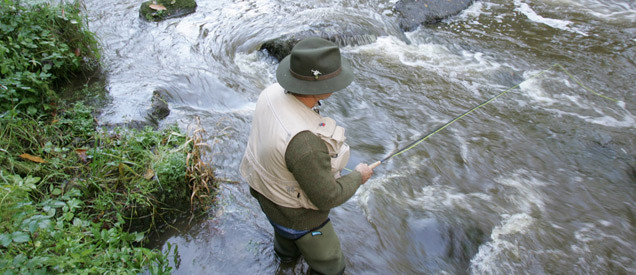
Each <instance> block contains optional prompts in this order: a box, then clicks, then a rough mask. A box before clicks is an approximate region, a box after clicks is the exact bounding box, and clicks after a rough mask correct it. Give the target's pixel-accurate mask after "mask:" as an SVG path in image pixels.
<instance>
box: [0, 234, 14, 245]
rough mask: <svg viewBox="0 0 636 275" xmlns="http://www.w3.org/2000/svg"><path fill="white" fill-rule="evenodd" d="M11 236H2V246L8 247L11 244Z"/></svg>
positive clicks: (0, 240)
mask: <svg viewBox="0 0 636 275" xmlns="http://www.w3.org/2000/svg"><path fill="white" fill-rule="evenodd" d="M11 241H12V239H11V235H9V234H0V245H2V246H4V247H7V246H9V245H10V244H11Z"/></svg>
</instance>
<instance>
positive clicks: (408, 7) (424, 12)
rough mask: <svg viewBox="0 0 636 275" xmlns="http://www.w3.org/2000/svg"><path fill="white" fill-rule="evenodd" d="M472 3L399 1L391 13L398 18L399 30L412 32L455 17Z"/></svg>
mask: <svg viewBox="0 0 636 275" xmlns="http://www.w3.org/2000/svg"><path fill="white" fill-rule="evenodd" d="M473 2H474V0H400V1H398V2H397V3H396V4H395V6H394V8H393V11H394V12H395V13H396V14H397V16H398V23H399V25H400V28H401V29H402V30H404V31H412V30H415V29H417V27H419V26H420V25H422V24H431V23H437V22H439V21H441V20H442V19H445V18H447V17H449V16H453V15H457V14H459V13H460V12H462V11H463V10H465V9H466V8H468V7H470V5H471V4H472V3H473Z"/></svg>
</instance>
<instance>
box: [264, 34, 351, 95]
mask: <svg viewBox="0 0 636 275" xmlns="http://www.w3.org/2000/svg"><path fill="white" fill-rule="evenodd" d="M276 80H277V81H278V84H280V85H281V86H283V88H285V90H287V91H290V92H292V93H296V94H304V95H319V94H327V93H332V92H335V91H338V90H342V89H344V88H345V87H347V86H349V84H351V81H353V73H352V72H351V67H350V66H349V62H347V60H345V59H344V58H342V57H341V55H340V49H339V48H338V46H337V45H336V44H334V43H333V42H331V41H329V40H325V39H322V38H318V37H310V38H305V39H303V40H301V41H300V42H298V44H296V46H294V48H292V51H291V54H289V55H288V56H286V57H285V58H283V60H282V61H281V62H280V64H279V65H278V69H276Z"/></svg>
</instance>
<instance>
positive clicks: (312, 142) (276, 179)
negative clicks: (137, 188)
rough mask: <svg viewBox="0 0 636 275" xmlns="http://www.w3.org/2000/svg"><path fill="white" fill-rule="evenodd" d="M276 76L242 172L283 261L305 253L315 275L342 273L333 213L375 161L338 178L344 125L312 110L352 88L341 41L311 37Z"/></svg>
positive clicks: (259, 106)
mask: <svg viewBox="0 0 636 275" xmlns="http://www.w3.org/2000/svg"><path fill="white" fill-rule="evenodd" d="M276 79H277V81H278V83H276V84H273V85H271V86H269V87H267V88H266V89H265V90H263V91H262V92H261V94H260V96H259V98H258V101H257V103H256V109H255V111H254V116H253V121H252V128H251V132H250V137H249V140H248V143H247V148H246V151H245V155H244V157H243V160H242V162H241V167H240V171H241V175H242V176H243V178H244V179H245V180H246V181H247V182H248V184H249V186H250V193H251V194H252V196H254V197H255V198H256V199H257V200H258V202H259V204H260V206H261V209H262V210H263V212H264V213H265V215H266V216H267V219H268V220H269V222H270V223H271V224H272V226H273V227H274V251H275V252H276V254H277V255H278V256H279V257H280V259H281V261H282V262H293V261H295V260H296V259H298V257H299V256H300V255H302V256H303V257H304V259H305V261H306V262H307V264H309V267H310V270H311V273H312V274H342V273H344V269H345V258H344V255H343V253H342V250H341V247H340V241H339V240H338V236H337V235H336V232H335V231H334V228H333V226H332V224H331V221H330V220H329V211H330V210H331V208H334V207H336V206H339V205H341V204H343V203H345V202H346V201H347V200H348V199H349V198H350V197H351V196H353V194H355V192H356V190H357V189H358V187H360V185H362V184H364V183H365V182H366V181H367V180H368V179H369V178H370V177H371V175H372V174H373V168H374V166H373V165H371V166H369V165H367V164H364V163H360V164H358V165H357V166H356V168H355V169H354V171H352V172H351V173H349V174H347V175H345V176H342V177H341V176H340V171H341V170H342V169H343V168H344V167H345V165H346V164H347V161H348V160H349V146H348V145H347V144H346V143H345V136H344V129H343V128H342V127H340V126H337V125H336V122H335V121H334V120H333V119H331V118H328V117H323V116H321V115H320V114H318V112H317V110H314V107H316V105H320V100H324V99H327V98H328V97H329V96H331V94H332V93H333V92H335V91H338V90H342V89H344V88H345V87H347V86H348V85H349V84H350V83H351V82H352V81H353V73H352V71H351V68H350V66H349V63H348V62H347V60H345V59H344V58H342V56H341V55H340V49H339V48H338V46H336V45H335V44H334V43H332V42H330V41H328V40H325V39H322V38H307V39H304V40H302V41H300V42H298V44H296V46H294V48H293V49H292V51H291V54H290V55H288V56H287V57H285V58H284V59H283V60H282V61H281V62H280V64H279V65H278V68H277V71H276Z"/></svg>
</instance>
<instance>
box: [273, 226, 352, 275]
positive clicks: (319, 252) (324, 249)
mask: <svg viewBox="0 0 636 275" xmlns="http://www.w3.org/2000/svg"><path fill="white" fill-rule="evenodd" d="M274 250H275V251H276V254H278V256H280V257H281V259H282V260H285V259H296V258H298V257H299V256H300V255H301V254H302V255H303V258H305V261H307V264H309V268H311V274H343V273H344V269H345V258H344V254H342V249H341V248H340V241H339V240H338V235H336V231H334V229H333V225H332V224H331V221H329V222H327V223H326V224H325V225H324V226H322V227H320V228H318V229H314V230H312V231H311V232H309V233H307V234H305V235H304V236H302V237H301V238H300V239H297V240H290V239H287V238H284V237H282V236H279V235H278V234H277V233H276V231H274Z"/></svg>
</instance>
